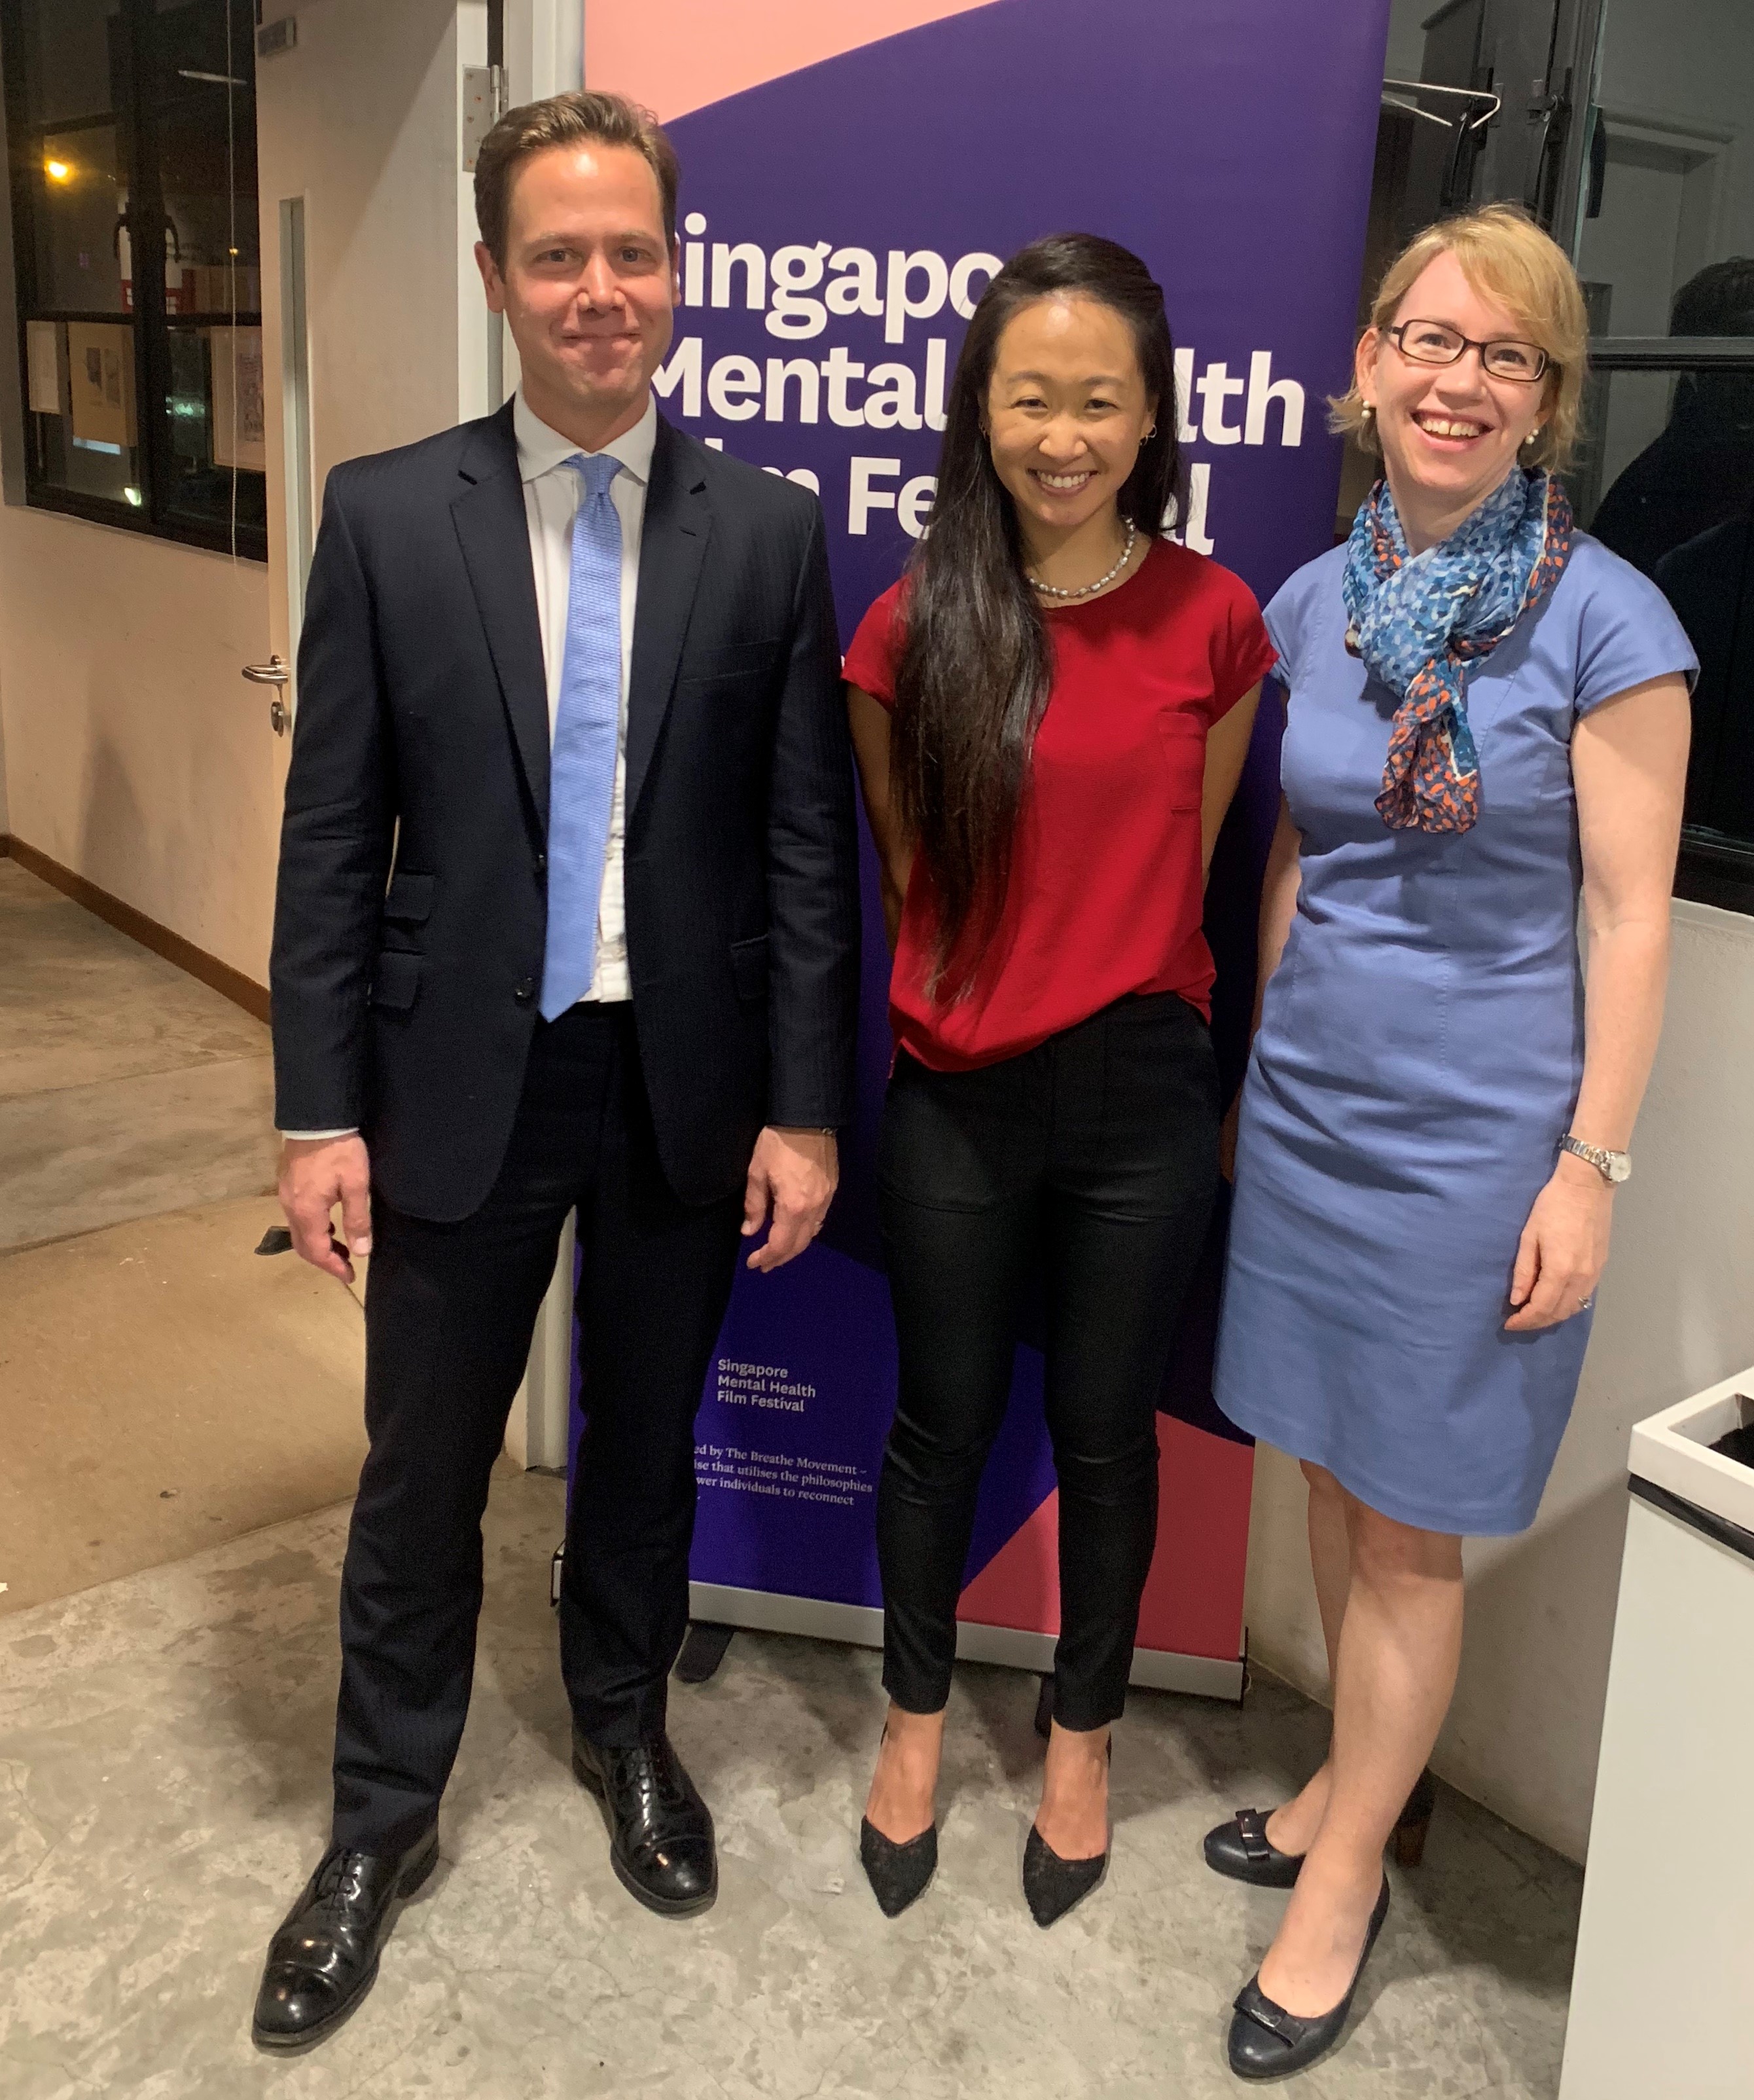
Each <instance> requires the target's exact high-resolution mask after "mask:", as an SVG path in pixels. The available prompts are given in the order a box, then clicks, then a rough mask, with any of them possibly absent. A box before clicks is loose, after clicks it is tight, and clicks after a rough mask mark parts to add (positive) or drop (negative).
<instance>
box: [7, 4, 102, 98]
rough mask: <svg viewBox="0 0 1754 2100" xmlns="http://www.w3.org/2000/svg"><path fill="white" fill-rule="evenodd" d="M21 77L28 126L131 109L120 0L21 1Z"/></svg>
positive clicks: (16, 61)
mask: <svg viewBox="0 0 1754 2100" xmlns="http://www.w3.org/2000/svg"><path fill="white" fill-rule="evenodd" d="M19 33H20V34H19V42H20V49H19V51H17V53H16V54H14V53H13V52H11V51H8V52H7V72H8V73H17V74H19V75H20V77H21V79H22V82H23V87H24V93H23V96H22V101H23V106H24V121H25V122H26V123H27V124H28V125H31V126H36V125H48V124H64V123H66V122H67V121H68V120H69V119H70V118H74V117H103V116H108V114H110V113H112V111H119V110H121V109H123V108H126V104H127V96H126V92H125V91H124V89H123V87H122V82H123V81H124V80H125V78H126V72H125V67H126V50H125V46H124V43H123V38H124V34H125V27H124V24H123V20H122V11H121V0H20V9H19Z"/></svg>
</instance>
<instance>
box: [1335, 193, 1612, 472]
mask: <svg viewBox="0 0 1754 2100" xmlns="http://www.w3.org/2000/svg"><path fill="white" fill-rule="evenodd" d="M1446 254H1447V255H1453V256H1454V257H1455V258H1456V260H1457V262H1459V263H1460V264H1461V267H1462V271H1463V274H1464V275H1465V276H1466V278H1467V280H1468V282H1469V283H1470V285H1472V286H1473V287H1474V290H1475V291H1476V292H1478V293H1479V295H1480V297H1481V298H1488V299H1494V300H1496V302H1498V304H1499V305H1500V306H1501V307H1505V309H1506V310H1507V311H1509V312H1510V313H1512V314H1514V315H1515V316H1516V320H1517V324H1518V327H1520V328H1523V329H1526V330H1527V334H1528V339H1529V341H1530V342H1533V343H1535V344H1536V345H1538V346H1539V347H1540V348H1541V349H1542V350H1544V351H1546V353H1547V377H1546V380H1545V403H1546V407H1547V409H1548V416H1547V420H1546V421H1545V423H1543V424H1542V426H1541V427H1540V430H1537V431H1536V434H1535V436H1534V438H1533V439H1532V441H1531V444H1530V447H1529V450H1528V453H1527V457H1528V460H1529V462H1530V464H1531V465H1535V466H1545V467H1551V468H1553V469H1554V470H1556V471H1562V470H1563V469H1564V468H1565V467H1566V466H1567V465H1569V463H1570V461H1571V454H1572V452H1573V450H1574V448H1576V443H1577V436H1578V422H1579V415H1580V408H1581V406H1582V402H1583V394H1584V370H1585V367H1586V365H1587V364H1588V352H1589V315H1588V313H1587V311H1585V308H1584V294H1583V291H1582V289H1581V288H1580V285H1579V284H1578V281H1577V272H1576V271H1575V270H1574V269H1573V268H1572V267H1571V262H1570V260H1569V258H1567V255H1566V253H1565V250H1564V249H1562V248H1561V247H1560V245H1559V244H1558V241H1556V240H1554V239H1553V236H1551V235H1550V234H1548V233H1545V232H1543V231H1542V230H1541V228H1540V227H1538V226H1537V225H1536V223H1535V222H1534V220H1533V219H1532V218H1530V217H1529V215H1528V214H1527V212H1526V211H1524V210H1523V209H1522V207H1521V206H1520V205H1512V204H1489V205H1485V206H1484V207H1483V209H1482V210H1479V211H1470V212H1463V213H1461V214H1458V215H1457V217H1456V218H1443V219H1439V221H1438V223H1436V225H1434V226H1428V227H1426V230H1425V231H1424V232H1423V233H1419V234H1416V235H1415V236H1413V238H1412V240H1410V241H1408V244H1407V245H1406V246H1405V247H1404V249H1402V250H1401V252H1400V254H1399V255H1397V256H1396V257H1395V260H1394V261H1393V262H1391V263H1390V265H1389V267H1388V269H1387V270H1386V271H1385V272H1384V274H1383V279H1382V284H1381V285H1379V286H1378V287H1377V297H1376V300H1375V302H1374V303H1373V306H1372V307H1371V309H1370V323H1369V325H1370V326H1371V327H1372V328H1373V329H1377V330H1378V331H1379V332H1380V331H1382V329H1386V328H1388V327H1389V326H1390V324H1392V323H1393V321H1394V320H1395V315H1396V314H1397V312H1398V311H1399V307H1400V303H1401V302H1402V300H1403V299H1404V298H1406V296H1407V294H1408V292H1409V291H1410V290H1411V289H1412V285H1413V283H1414V280H1416V279H1417V277H1418V276H1420V274H1421V271H1424V270H1425V268H1426V266H1427V265H1428V264H1430V263H1431V262H1434V261H1435V260H1436V259H1437V258H1438V257H1439V255H1446ZM1328 405H1329V410H1330V414H1329V426H1330V427H1331V428H1333V430H1341V431H1347V432H1350V433H1351V435H1352V436H1354V437H1355V438H1356V439H1357V440H1358V442H1359V443H1360V445H1361V446H1362V447H1363V448H1364V450H1365V451H1366V452H1380V451H1381V449H1382V448H1381V446H1380V444H1379V443H1378V442H1377V434H1376V430H1375V429H1374V427H1373V426H1374V424H1375V421H1376V418H1375V417H1374V416H1373V415H1372V414H1371V413H1370V412H1369V411H1368V409H1367V408H1366V407H1365V404H1364V399H1363V397H1362V396H1361V395H1360V393H1359V390H1358V380H1357V377H1356V375H1354V377H1353V380H1352V384H1351V386H1350V387H1349V388H1348V389H1347V390H1346V392H1345V393H1344V394H1342V395H1340V396H1339V397H1338V399H1335V400H1333V401H1330V402H1329V404H1328Z"/></svg>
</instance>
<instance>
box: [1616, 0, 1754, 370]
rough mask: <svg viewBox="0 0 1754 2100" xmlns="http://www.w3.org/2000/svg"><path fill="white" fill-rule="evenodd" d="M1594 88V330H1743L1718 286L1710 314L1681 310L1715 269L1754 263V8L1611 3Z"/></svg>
mask: <svg viewBox="0 0 1754 2100" xmlns="http://www.w3.org/2000/svg"><path fill="white" fill-rule="evenodd" d="M1596 92H1597V108H1596V111H1595V124H1596V127H1597V129H1596V137H1595V139H1594V148H1593V173H1592V174H1591V175H1590V177H1589V179H1588V181H1587V182H1586V185H1585V188H1586V194H1585V197H1584V213H1585V216H1584V221H1583V225H1582V229H1581V236H1580V240H1579V244H1578V250H1577V265H1578V271H1579V274H1580V276H1582V277H1583V278H1584V280H1585V281H1586V283H1587V284H1588V285H1590V286H1591V287H1592V296H1591V305H1592V309H1593V312H1592V320H1593V327H1594V329H1595V332H1596V333H1598V334H1604V335H1669V334H1676V335H1682V334H1688V335H1704V334H1726V335H1727V334H1731V333H1746V332H1747V327H1754V317H1751V319H1750V320H1749V322H1748V323H1747V327H1744V328H1743V329H1732V328H1730V327H1727V326H1724V325H1722V324H1721V321H1720V320H1717V318H1715V315H1714V309H1715V307H1716V306H1717V304H1719V303H1721V302H1720V301H1719V300H1717V299H1716V298H1714V296H1713V295H1712V289H1711V287H1710V285H1709V284H1707V285H1705V286H1704V287H1703V298H1695V304H1699V305H1700V306H1701V307H1702V308H1703V311H1701V312H1700V313H1699V314H1697V315H1691V316H1690V315H1686V314H1682V315H1677V314H1676V311H1675V309H1676V306H1677V300H1678V299H1679V298H1680V295H1681V293H1683V291H1684V290H1685V289H1686V287H1687V286H1688V285H1690V284H1698V282H1699V280H1700V274H1701V272H1702V271H1706V270H1707V269H1708V266H1710V265H1711V264H1712V263H1716V262H1723V261H1724V260H1725V258H1729V257H1732V256H1743V257H1746V256H1751V255H1754V157H1750V156H1749V154H1748V152H1747V145H1746V143H1745V139H1744V134H1745V132H1746V128H1747V113H1748V111H1749V109H1750V108H1754V7H1747V6H1746V5H1743V4H1739V0H1607V6H1606V12H1605V20H1604V24H1603V30H1602V70H1601V75H1600V77H1599V80H1598V85H1597V90H1596ZM1744 303H1754V302H1744Z"/></svg>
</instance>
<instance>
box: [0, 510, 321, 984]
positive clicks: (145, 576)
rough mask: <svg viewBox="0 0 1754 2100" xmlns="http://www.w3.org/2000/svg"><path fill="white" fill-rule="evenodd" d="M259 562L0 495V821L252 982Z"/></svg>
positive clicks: (276, 781)
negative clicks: (2, 807)
mask: <svg viewBox="0 0 1754 2100" xmlns="http://www.w3.org/2000/svg"><path fill="white" fill-rule="evenodd" d="M267 644H268V622H267V574H266V571H264V570H263V569H262V566H261V564H260V563H259V562H245V561H239V562H233V561H232V559H231V557H230V556H229V555H225V554H205V553H202V552H201V551H199V550H197V549H192V548H188V547H181V546H175V545H171V544H170V543H169V542H167V541H165V540H151V539H148V538H146V537H144V536H142V535H139V534H137V533H133V532H121V531H117V530H116V529H115V528H113V527H108V526H104V525H91V524H87V523H86V522H85V520H84V519H82V518H65V517H62V516H59V514H55V513H54V512H51V511H44V510H26V509H24V508H23V507H22V506H15V505H10V504H9V505H6V506H5V507H4V508H3V509H0V717H3V721H4V730H3V735H4V743H5V749H6V759H7V807H8V811H9V826H8V827H9V828H10V829H11V831H12V832H15V833H16V835H17V836H19V837H20V838H21V839H23V840H25V841H26V842H27V843H29V845H33V846H35V847H37V849H38V850H39V851H41V852H42V853H46V854H48V855H49V856H50V857H51V858H52V859H55V860H58V861H59V862H61V863H62V864H63V865H64V867H70V868H72V869H73V870H74V871H75V872H76V873H77V874H80V875H82V876H86V878H87V880H90V881H92V882H95V883H96V884H97V885H99V887H100V888H102V889H108V890H110V891H112V893H114V894H115V895H117V896H118V897H120V898H123V899H124V900H125V901H126V902H128V903H130V904H131V905H133V906H134V907H135V909H136V910H137V911H143V912H145V913H146V914H147V915H148V917H149V918H152V919H156V920H160V921H161V923H162V924H165V925H166V926H169V927H170V929H172V930H173V932H175V933H180V934H182V935H183V937H184V939H185V940H188V941H192V942H194V943H195V945H196V946H197V947H201V948H205V949H206V950H207V951H208V952H209V954H212V955H217V956H218V958H219V959H220V960H221V961H222V962H225V963H228V964H231V967H232V968H234V969H239V970H241V971H243V972H244V973H245V975H246V976H247V977H253V978H254V979H255V980H256V982H258V983H263V982H266V981H267V954H268V924H269V914H270V911H271V899H272V896H273V882H274V852H275V827H276V822H277V804H278V800H279V794H280V768H279V765H278V762H277V756H276V752H275V742H276V739H275V737H274V735H273V734H272V732H271V730H270V729H269V726H268V718H267V699H266V697H265V695H262V693H261V692H260V691H259V690H258V689H257V688H254V687H253V686H247V685H245V683H244V682H243V680H242V678H241V677H240V676H239V669H240V666H241V665H243V664H246V663H250V662H255V661H259V660H261V659H262V657H263V656H264V655H266V654H267Z"/></svg>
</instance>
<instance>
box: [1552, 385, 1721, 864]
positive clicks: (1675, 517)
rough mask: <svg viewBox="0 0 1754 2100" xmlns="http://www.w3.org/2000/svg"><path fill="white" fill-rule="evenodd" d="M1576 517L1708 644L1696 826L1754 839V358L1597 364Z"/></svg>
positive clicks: (1700, 689) (1692, 772)
mask: <svg viewBox="0 0 1754 2100" xmlns="http://www.w3.org/2000/svg"><path fill="white" fill-rule="evenodd" d="M1588 412H1589V430H1590V435H1589V447H1588V450H1587V452H1586V453H1585V456H1584V459H1583V461H1582V462H1581V464H1580V468H1579V470H1578V471H1577V472H1576V474H1573V475H1572V476H1571V489H1572V495H1573V500H1574V501H1575V502H1576V505H1577V511H1578V518H1579V521H1580V523H1582V524H1583V525H1584V527H1586V528H1587V529H1588V530H1589V531H1590V532H1593V533H1594V534H1595V536H1596V537H1597V538H1598V539H1599V540H1602V541H1604V542H1605V543H1606V545H1608V546H1610V547H1611V548H1612V549H1614V551H1615V553H1616V554H1621V555H1624V557H1625V558H1626V559H1627V560H1628V561H1629V562H1633V564H1634V565H1635V566H1636V567H1638V568H1641V569H1642V570H1643V571H1644V572H1645V574H1646V576H1651V577H1653V578H1654V579H1655V581H1656V583H1657V584H1658V585H1659V587H1660V588H1661V589H1662V590H1663V592H1664V595H1665V596H1666V597H1667V598H1668V602H1669V603H1670V604H1671V605H1672V606H1673V607H1674V608H1675V611H1676V612H1677V614H1678V615H1680V618H1681V624H1682V625H1683V626H1684V627H1685V628H1686V630H1687V633H1688V634H1689V635H1690V637H1691V638H1692V642H1693V646H1694V647H1695V650H1696V651H1698V652H1699V665H1700V669H1699V683H1698V685H1697V686H1695V690H1694V695H1693V750H1692V754H1691V757H1690V761H1689V765H1688V773H1687V805H1686V822H1687V825H1688V827H1689V830H1690V832H1691V833H1694V834H1695V835H1700V836H1705V837H1707V838H1708V839H1715V840H1718V841H1720V842H1734V843H1740V844H1743V845H1750V846H1754V565H1751V562H1750V549H1751V545H1754V369H1751V370H1747V371H1714V372H1681V373H1675V372H1613V373H1597V374H1596V375H1595V377H1593V379H1592V381H1591V382H1590V386H1589V400H1588Z"/></svg>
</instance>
